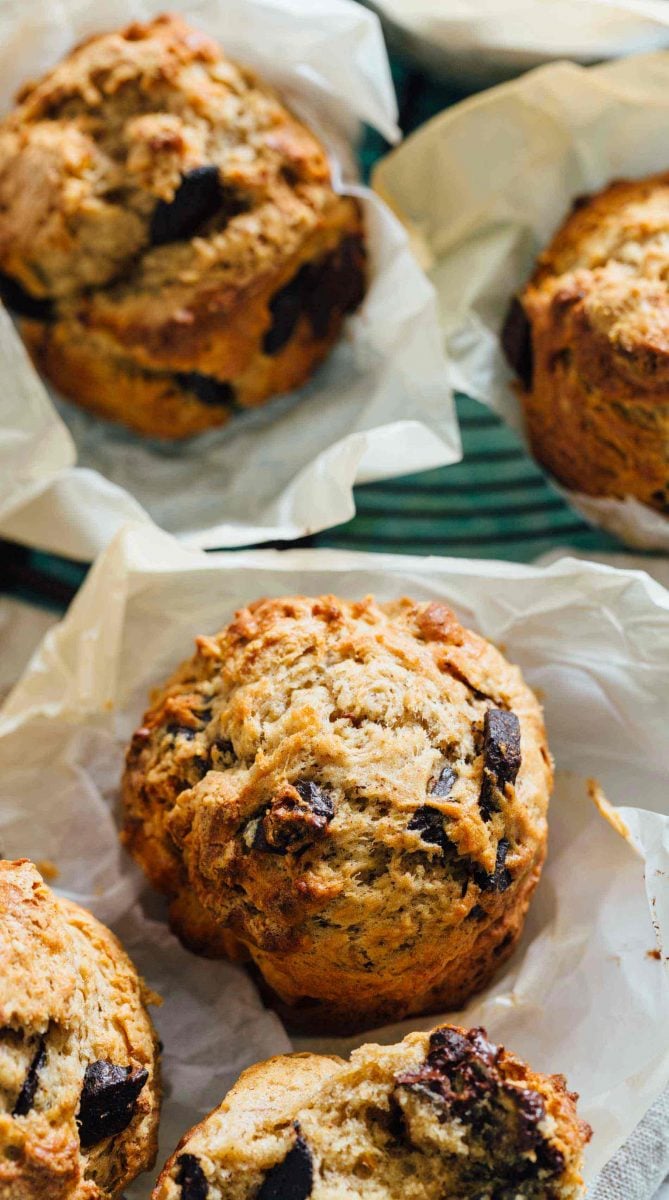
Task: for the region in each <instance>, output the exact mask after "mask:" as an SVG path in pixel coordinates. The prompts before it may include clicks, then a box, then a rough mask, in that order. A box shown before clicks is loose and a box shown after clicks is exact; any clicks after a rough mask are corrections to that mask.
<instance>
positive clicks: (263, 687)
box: [124, 596, 551, 972]
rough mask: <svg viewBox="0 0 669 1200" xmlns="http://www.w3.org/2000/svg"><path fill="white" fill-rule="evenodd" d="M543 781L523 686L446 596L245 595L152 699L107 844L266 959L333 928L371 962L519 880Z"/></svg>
mask: <svg viewBox="0 0 669 1200" xmlns="http://www.w3.org/2000/svg"><path fill="white" fill-rule="evenodd" d="M550 780H551V766H550V758H549V756H548V752H547V750H546V747H545V740H544V731H543V723H542V719H541V711H540V708H539V705H538V704H537V701H536V699H535V697H534V696H533V694H532V692H531V691H530V689H529V688H528V687H527V686H526V685H525V684H524V682H523V680H522V678H521V675H520V672H519V671H518V669H517V668H516V667H513V666H510V665H509V664H508V663H507V662H506V661H505V659H504V658H503V657H502V655H501V654H500V653H499V652H498V651H497V650H496V649H494V647H493V646H491V645H490V643H488V642H486V641H485V640H484V639H483V638H481V637H478V636H477V635H476V634H474V633H471V632H470V631H468V630H466V629H464V628H463V626H462V625H461V624H460V623H459V622H458V620H457V619H456V617H455V615H454V614H453V612H452V611H451V610H450V608H448V607H447V606H446V605H445V604H442V603H414V602H413V601H410V600H400V601H398V602H396V603H392V604H384V605H379V604H377V603H375V601H374V600H373V599H372V598H367V599H365V600H363V601H361V602H349V601H345V600H339V599H337V598H335V597H333V596H324V597H320V598H317V599H309V598H305V597H300V596H297V597H292V598H284V599H276V600H261V601H258V602H257V603H255V604H252V605H250V606H249V607H248V608H246V609H243V610H242V611H240V612H238V613H237V614H236V616H235V618H234V620H233V621H232V622H231V624H230V625H229V626H228V627H227V628H226V629H224V630H222V631H221V632H220V633H219V634H217V635H216V636H214V637H209V636H204V637H199V638H198V639H197V652H196V654H195V656H194V657H193V658H192V659H191V660H190V661H189V662H187V663H185V664H184V665H183V666H182V667H181V668H180V669H179V670H178V671H177V673H176V674H175V675H174V676H173V677H172V679H171V680H170V681H169V682H168V683H167V684H166V685H165V686H164V688H162V689H160V690H159V691H158V692H157V693H156V695H155V697H154V702H153V704H152V707H151V708H150V709H149V711H148V712H147V713H146V715H145V718H144V722H143V725H142V727H141V728H140V729H139V730H138V731H137V732H136V734H135V736H134V739H133V742H132V745H131V748H130V751H129V754H128V762H127V768H126V774H125V780H124V795H125V805H126V832H125V837H126V840H127V842H128V843H129V845H130V848H131V849H132V851H133V853H134V854H135V855H136V857H138V859H139V860H140V861H141V862H142V865H143V866H144V867H145V869H146V870H147V872H148V874H149V875H150V877H151V878H152V879H153V881H154V883H156V884H157V885H158V886H160V887H162V888H164V890H165V891H167V892H168V893H170V894H171V895H172V896H176V895H179V894H182V895H183V896H184V897H186V895H187V896H188V897H189V899H188V900H187V901H186V900H184V903H185V904H186V905H187V907H190V910H191V911H190V918H192V917H193V911H192V909H193V906H192V897H193V894H194V895H195V897H196V898H197V902H198V903H199V904H200V905H201V906H202V907H203V908H204V909H206V910H207V912H208V913H209V914H210V915H211V916H213V917H214V918H215V920H216V921H217V922H219V923H220V925H222V926H223V925H225V926H227V927H228V928H230V929H232V930H234V931H235V933H236V934H237V935H238V936H239V937H241V938H242V940H245V941H248V942H249V943H252V944H253V945H255V946H258V947H262V948H264V949H266V950H268V951H271V952H273V951H277V952H282V951H284V950H287V949H289V948H290V947H291V946H294V945H296V944H297V943H299V939H300V937H301V936H302V935H303V934H304V931H305V928H306V927H307V926H310V928H311V932H312V934H314V935H315V936H316V937H323V938H325V937H327V936H328V933H330V934H332V933H336V931H344V930H346V931H347V937H346V938H345V939H344V941H345V944H343V945H342V947H341V956H342V957H341V968H342V970H344V969H345V967H347V966H348V967H349V968H351V969H357V970H360V971H365V970H369V971H370V972H373V971H374V969H375V967H377V966H378V962H379V960H380V959H381V958H383V959H384V961H385V962H386V963H387V961H388V959H389V957H392V955H393V953H396V954H398V955H399V957H400V959H401V958H403V957H405V956H406V957H407V960H409V959H410V957H411V949H412V946H414V944H415V942H416V940H420V939H425V938H428V937H429V936H430V930H431V929H433V930H435V931H436V930H439V932H440V935H443V931H444V929H445V928H447V927H448V926H449V925H453V926H456V925H457V924H458V923H459V922H462V921H464V920H465V919H466V918H467V917H468V915H470V914H471V915H472V916H473V917H474V918H476V916H477V915H483V916H485V910H486V909H487V908H488V907H489V906H490V904H494V902H495V901H496V899H497V897H498V896H499V895H500V894H501V893H503V892H505V891H506V890H507V889H510V888H511V887H512V886H513V884H514V882H516V881H517V880H519V879H520V878H522V877H523V876H525V875H526V874H527V872H528V871H529V870H530V868H531V867H532V865H533V864H535V863H536V860H537V856H538V847H539V846H543V842H544V840H545V810H546V805H547V800H548V792H549V789H550ZM178 923H179V922H178V919H177V926H178ZM181 932H184V933H185V935H186V937H187V938H188V940H190V941H197V935H194V934H193V930H192V928H191V930H190V932H189V931H188V930H181ZM207 936H209V935H208V934H206V935H204V938H205V940H206V937H207ZM398 961H399V960H398Z"/></svg>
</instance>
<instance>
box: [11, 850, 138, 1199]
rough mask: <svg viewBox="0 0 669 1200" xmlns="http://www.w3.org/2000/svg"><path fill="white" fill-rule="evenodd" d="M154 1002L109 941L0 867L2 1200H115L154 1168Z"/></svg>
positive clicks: (28, 868)
mask: <svg viewBox="0 0 669 1200" xmlns="http://www.w3.org/2000/svg"><path fill="white" fill-rule="evenodd" d="M147 999H148V994H145V991H144V988H143V985H142V983H141V980H140V979H139V977H138V976H137V973H136V972H135V969H134V967H133V966H132V963H131V962H130V960H129V959H128V958H127V956H126V955H125V953H124V951H123V950H122V948H121V946H120V945H119V943H118V942H117V940H116V938H115V937H114V936H113V935H112V934H111V933H110V932H109V930H108V929H105V927H104V926H103V925H101V924H100V923H99V922H98V921H96V920H95V919H94V917H92V916H91V915H90V913H87V912H85V911H84V909H81V908H79V907H78V905H76V904H72V903H70V902H69V901H67V900H63V899H59V898H58V897H56V896H55V895H54V894H53V892H51V891H50V889H49V888H48V887H46V885H45V884H44V883H43V882H42V879H41V878H40V876H39V874H38V872H37V870H36V869H35V867H34V866H33V865H32V863H30V862H27V861H18V862H6V861H3V862H0V1200H44V1197H46V1196H48V1197H49V1200H111V1198H112V1197H114V1198H115V1197H117V1196H119V1195H120V1192H121V1190H122V1189H123V1188H124V1187H125V1186H126V1185H127V1184H128V1183H129V1182H130V1181H131V1180H132V1179H134V1177H135V1176H136V1175H137V1174H138V1173H139V1172H140V1171H142V1170H145V1169H146V1168H147V1167H149V1166H151V1164H152V1162H153V1160H154V1158H155V1152H156V1140H157V1126H158V1111H159V1100H160V1091H159V1084H158V1078H157V1044H156V1039H155V1033H154V1030H153V1026H152V1024H151V1021H150V1019H149V1016H148V1013H147V1011H146V1008H145V1001H146V1000H147Z"/></svg>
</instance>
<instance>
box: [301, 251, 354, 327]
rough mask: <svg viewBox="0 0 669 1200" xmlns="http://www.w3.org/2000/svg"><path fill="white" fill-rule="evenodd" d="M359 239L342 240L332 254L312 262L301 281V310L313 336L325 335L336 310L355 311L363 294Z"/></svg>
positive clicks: (339, 311)
mask: <svg viewBox="0 0 669 1200" xmlns="http://www.w3.org/2000/svg"><path fill="white" fill-rule="evenodd" d="M364 267H365V248H364V244H363V241H362V238H360V237H357V236H353V235H351V236H349V237H345V238H343V239H342V241H341V242H340V243H339V245H338V246H337V248H336V250H334V251H333V253H332V254H329V255H328V256H327V257H326V258H324V259H323V260H322V261H321V262H320V263H314V264H312V265H311V266H310V267H309V269H308V271H309V273H308V274H307V276H306V278H305V283H304V304H303V306H304V312H305V313H306V316H307V317H308V319H309V321H310V323H311V328H312V330H313V333H314V337H317V338H324V337H327V335H328V332H329V329H330V323H331V321H332V317H333V316H334V314H335V313H337V314H339V313H341V314H343V313H350V312H354V311H355V309H356V308H357V307H358V305H359V304H360V303H361V301H362V299H363V297H364V294H365V270H364Z"/></svg>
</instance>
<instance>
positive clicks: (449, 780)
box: [430, 767, 458, 800]
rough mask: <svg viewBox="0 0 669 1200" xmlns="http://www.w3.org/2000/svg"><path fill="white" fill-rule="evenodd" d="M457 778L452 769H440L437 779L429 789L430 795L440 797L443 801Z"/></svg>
mask: <svg viewBox="0 0 669 1200" xmlns="http://www.w3.org/2000/svg"><path fill="white" fill-rule="evenodd" d="M457 777H458V776H457V774H456V772H455V771H454V770H453V768H452V767H442V769H441V772H440V774H439V778H438V779H437V781H436V783H435V784H434V786H433V787H431V788H430V795H431V796H440V797H441V798H442V800H443V799H444V797H445V796H448V794H449V792H450V790H451V788H452V787H453V784H454V783H455V781H456V779H457Z"/></svg>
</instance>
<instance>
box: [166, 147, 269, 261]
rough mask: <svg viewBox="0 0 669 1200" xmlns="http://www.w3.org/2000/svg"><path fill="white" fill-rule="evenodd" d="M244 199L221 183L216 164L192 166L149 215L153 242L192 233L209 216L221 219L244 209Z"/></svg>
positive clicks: (171, 239)
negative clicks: (172, 193)
mask: <svg viewBox="0 0 669 1200" xmlns="http://www.w3.org/2000/svg"><path fill="white" fill-rule="evenodd" d="M247 207H248V205H247V203H246V201H245V200H244V199H243V198H242V197H241V196H240V195H239V193H238V192H236V191H235V189H234V188H231V187H227V186H226V185H225V184H224V183H221V180H220V177H219V171H218V167H216V166H214V165H213V164H212V165H209V166H204V167H195V168H194V170H192V171H188V173H187V174H186V175H183V176H182V178H181V183H180V184H179V186H178V188H177V190H176V192H175V193H174V196H173V197H172V199H171V200H159V201H158V203H157V204H156V207H155V209H154V210H153V216H152V218H151V229H150V234H149V236H150V238H151V243H152V245H154V246H162V245H164V244H165V243H166V242H180V241H183V240H184V239H185V238H191V237H194V236H195V235H196V233H197V231H198V229H200V228H201V227H202V225H204V223H205V221H208V220H210V218H211V217H215V216H220V217H222V219H223V220H224V221H229V220H230V218H231V217H235V216H237V214H238V213H240V212H244V210H245V209H246V208H247Z"/></svg>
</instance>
